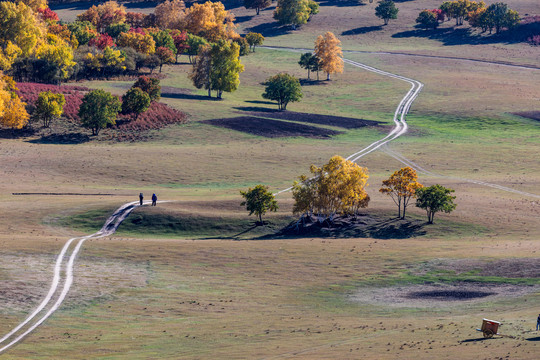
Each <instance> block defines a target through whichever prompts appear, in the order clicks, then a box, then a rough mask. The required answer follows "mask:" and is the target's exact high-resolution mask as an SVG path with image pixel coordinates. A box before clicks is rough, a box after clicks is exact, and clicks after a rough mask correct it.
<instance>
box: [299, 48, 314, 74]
mask: <svg viewBox="0 0 540 360" xmlns="http://www.w3.org/2000/svg"><path fill="white" fill-rule="evenodd" d="M314 57H315V55H313V54H312V53H310V52H308V53H304V54H302V55H300V61H298V65H300V67H301V68H302V69H306V70H307V78H308V80H310V77H309V75H310V73H311V67H312V66H311V63H312V61H313V58H314Z"/></svg>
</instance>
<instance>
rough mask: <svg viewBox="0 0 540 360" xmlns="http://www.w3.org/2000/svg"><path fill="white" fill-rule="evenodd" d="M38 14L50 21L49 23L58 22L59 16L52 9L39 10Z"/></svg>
mask: <svg viewBox="0 0 540 360" xmlns="http://www.w3.org/2000/svg"><path fill="white" fill-rule="evenodd" d="M38 13H40V14H41V16H43V19H45V20H49V21H58V20H59V19H58V14H57V13H55V12H54V11H52V10H51V9H49V8H45V9H38Z"/></svg>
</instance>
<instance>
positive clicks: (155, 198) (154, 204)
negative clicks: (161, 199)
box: [152, 194, 157, 206]
mask: <svg viewBox="0 0 540 360" xmlns="http://www.w3.org/2000/svg"><path fill="white" fill-rule="evenodd" d="M156 202H157V196H156V194H152V206H156Z"/></svg>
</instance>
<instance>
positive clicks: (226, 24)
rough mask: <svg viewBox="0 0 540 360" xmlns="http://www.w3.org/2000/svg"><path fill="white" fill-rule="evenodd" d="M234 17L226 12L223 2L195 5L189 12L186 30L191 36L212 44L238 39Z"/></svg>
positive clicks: (186, 19) (186, 18) (185, 24)
mask: <svg viewBox="0 0 540 360" xmlns="http://www.w3.org/2000/svg"><path fill="white" fill-rule="evenodd" d="M234 20H235V18H234V15H233V14H232V13H231V12H229V11H227V10H225V6H224V5H223V4H222V3H221V2H219V1H218V2H211V1H207V2H205V3H204V4H197V3H195V4H193V6H191V7H190V8H189V9H188V10H187V11H186V17H185V23H184V29H182V30H186V31H187V32H188V33H190V34H194V35H198V36H202V37H204V38H205V39H206V40H208V41H210V42H217V41H218V40H222V39H234V38H237V37H238V34H237V33H236V31H235V28H236V25H234Z"/></svg>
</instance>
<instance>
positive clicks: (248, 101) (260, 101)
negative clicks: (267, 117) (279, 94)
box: [244, 100, 276, 105]
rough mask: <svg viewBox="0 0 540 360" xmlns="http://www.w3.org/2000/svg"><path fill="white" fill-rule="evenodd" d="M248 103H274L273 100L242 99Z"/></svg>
mask: <svg viewBox="0 0 540 360" xmlns="http://www.w3.org/2000/svg"><path fill="white" fill-rule="evenodd" d="M244 102H246V103H249V104H263V105H276V103H275V102H273V101H265V100H246V101H244Z"/></svg>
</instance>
